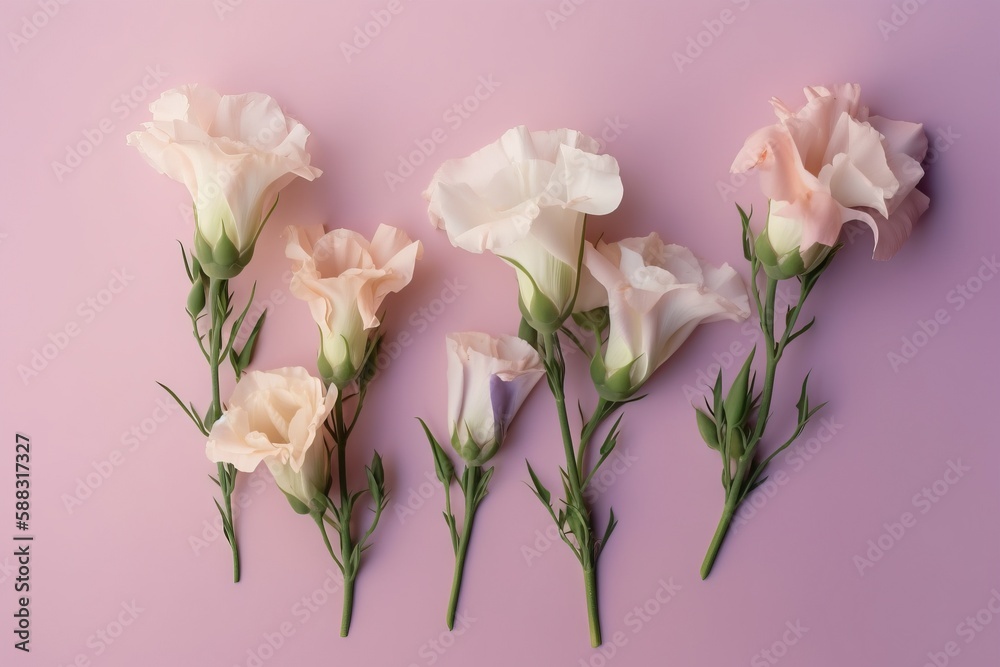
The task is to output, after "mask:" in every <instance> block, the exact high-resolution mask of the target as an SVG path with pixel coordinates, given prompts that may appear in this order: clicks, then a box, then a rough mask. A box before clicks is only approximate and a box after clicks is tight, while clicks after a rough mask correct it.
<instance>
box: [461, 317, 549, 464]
mask: <svg viewBox="0 0 1000 667" xmlns="http://www.w3.org/2000/svg"><path fill="white" fill-rule="evenodd" d="M446 344H447V354H448V426H449V428H450V430H451V443H452V446H453V447H454V448H455V451H457V452H458V454H459V455H460V456H461V457H462V458H463V459H465V461H466V462H467V463H468V464H469V465H483V464H484V463H486V462H487V461H488V460H489V459H490V458H492V457H493V455H494V454H496V452H497V450H498V449H499V448H500V445H501V444H503V440H504V437H505V436H506V433H507V429H508V428H509V427H510V423H511V421H512V420H513V419H514V415H515V414H517V411H518V409H519V408H520V407H521V404H522V403H523V402H524V399H525V398H527V397H528V394H530V393H531V390H532V389H533V388H534V386H535V383H536V382H538V380H539V378H541V377H542V376H543V375H544V374H545V370H544V368H543V367H542V360H541V358H540V357H539V356H538V353H537V352H536V351H535V349H534V348H533V347H531V345H529V344H528V343H526V342H525V341H523V340H521V339H520V338H517V337H516V336H498V337H496V338H494V337H492V336H488V335H487V334H484V333H474V332H468V333H453V334H448V336H447V337H446Z"/></svg>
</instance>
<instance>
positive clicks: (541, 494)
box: [524, 459, 552, 507]
mask: <svg viewBox="0 0 1000 667" xmlns="http://www.w3.org/2000/svg"><path fill="white" fill-rule="evenodd" d="M524 462H525V463H526V464H527V465H528V474H529V475H531V481H532V483H533V484H534V485H535V488H534V491H535V495H536V496H538V499H539V500H541V501H542V502H543V503H545V504H546V505H548V506H549V507H551V506H552V502H551V501H552V494H551V493H549V490H548V489H546V488H545V485H544V484H542V482H541V480H540V479H538V475H536V474H535V471H534V470H533V469H532V468H531V464H530V463H528V460H527V459H525V461H524Z"/></svg>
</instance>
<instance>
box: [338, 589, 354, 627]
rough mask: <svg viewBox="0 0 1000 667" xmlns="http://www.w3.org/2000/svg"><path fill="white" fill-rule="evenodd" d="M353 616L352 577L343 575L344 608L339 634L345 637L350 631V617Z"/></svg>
mask: <svg viewBox="0 0 1000 667" xmlns="http://www.w3.org/2000/svg"><path fill="white" fill-rule="evenodd" d="M352 616H354V577H351V578H349V579H348V578H347V577H344V610H343V613H342V614H341V617H340V636H341V637H346V636H347V635H348V633H349V632H350V631H351V617H352Z"/></svg>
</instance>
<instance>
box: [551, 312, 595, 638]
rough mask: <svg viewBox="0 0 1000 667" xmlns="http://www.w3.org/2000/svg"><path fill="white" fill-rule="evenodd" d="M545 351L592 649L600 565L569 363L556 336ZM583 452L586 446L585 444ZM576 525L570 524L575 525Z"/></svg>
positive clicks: (554, 335) (552, 336)
mask: <svg viewBox="0 0 1000 667" xmlns="http://www.w3.org/2000/svg"><path fill="white" fill-rule="evenodd" d="M543 344H544V348H545V362H546V363H545V369H546V373H547V375H548V381H549V388H550V389H551V391H552V395H553V397H554V398H555V401H556V412H557V413H558V415H559V430H560V432H561V434H562V440H563V449H564V451H565V454H566V476H567V478H568V481H569V485H568V486H569V497H568V498H567V499H566V503H567V506H568V509H567V512H571V509H569V507H572V508H575V509H576V510H577V512H578V513H579V517H578V518H579V520H580V522H582V525H581V526H579V527H580V529H582V532H583V533H584V534H582V535H579V534H578V535H576V540H577V543H578V547H579V552H578V553H579V558H580V564H581V565H582V566H583V571H584V586H585V589H586V596H587V618H588V620H589V622H590V640H591V645H593V646H599V645H600V643H601V618H600V612H599V610H598V607H597V562H596V558H595V557H594V530H593V526H591V516H590V511H589V510H588V509H587V504H586V499H585V498H584V495H583V480H582V479H581V477H580V466H578V465H577V458H576V452H574V450H573V434H572V432H571V429H570V425H569V414H568V413H567V411H566V391H565V387H564V384H563V382H564V378H565V370H566V369H565V362H564V361H563V358H562V354H561V353H560V350H559V339H558V337H557V334H556V333H555V332H552V333H546V334H543ZM581 449H582V444H581ZM573 523H574V522H572V521H571V522H570V524H571V525H572V524H573Z"/></svg>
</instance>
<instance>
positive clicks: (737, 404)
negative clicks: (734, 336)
mask: <svg viewBox="0 0 1000 667" xmlns="http://www.w3.org/2000/svg"><path fill="white" fill-rule="evenodd" d="M756 352H757V348H756V347H754V348H753V349H752V350H750V356H748V357H747V359H746V361H744V362H743V367H742V368H740V372H739V374H738V375H737V376H736V379H735V380H733V384H732V386H731V387H730V388H729V394H727V395H726V402H725V410H726V423H727V424H729V426H730V427H736V426H742V425H743V422H744V421H746V418H747V414H748V413H749V412H750V402H751V400H752V399H751V397H750V366H751V365H752V364H753V356H754V354H755V353H756Z"/></svg>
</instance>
